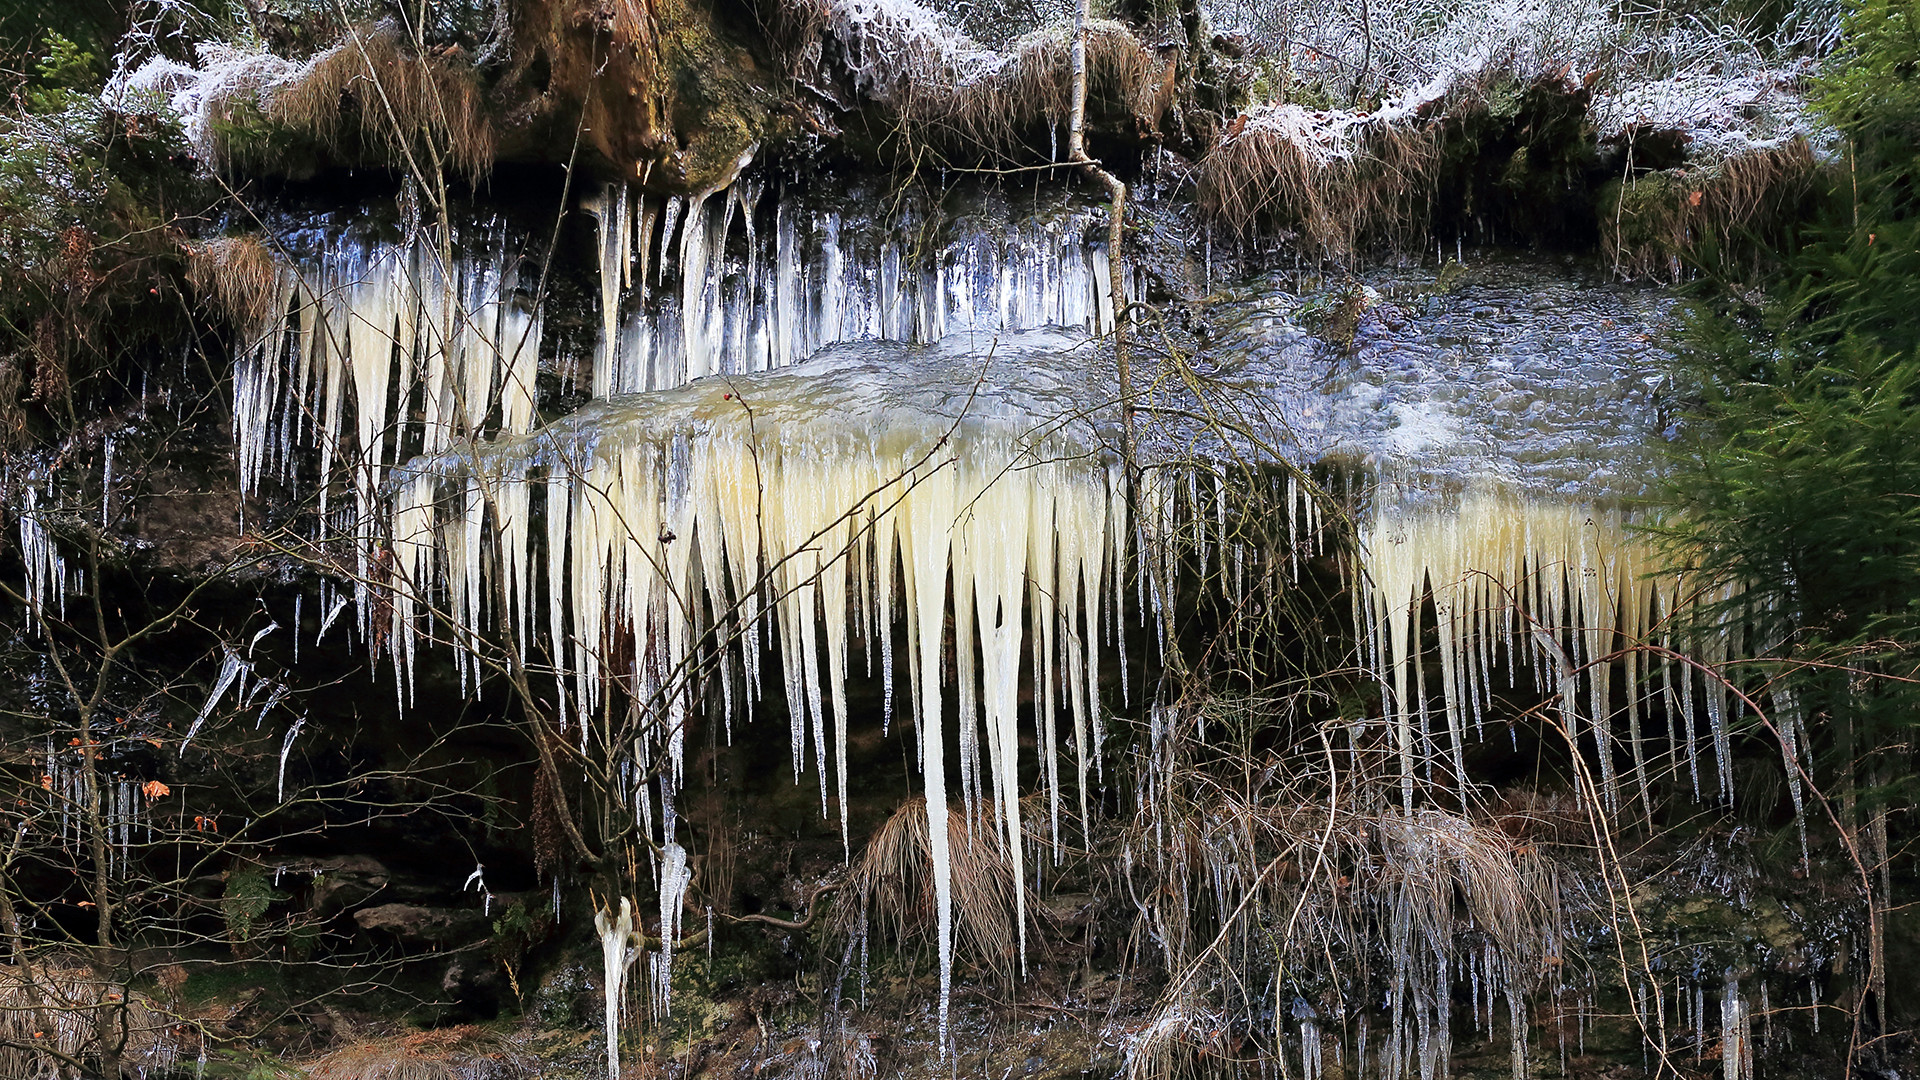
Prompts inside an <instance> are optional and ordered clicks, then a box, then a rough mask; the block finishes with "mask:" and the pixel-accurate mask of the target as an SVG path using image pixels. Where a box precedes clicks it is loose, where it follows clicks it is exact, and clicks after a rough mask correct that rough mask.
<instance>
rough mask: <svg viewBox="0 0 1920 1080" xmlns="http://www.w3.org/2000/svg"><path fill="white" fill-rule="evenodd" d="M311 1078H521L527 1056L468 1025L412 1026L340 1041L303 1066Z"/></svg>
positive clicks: (528, 1066) (531, 1065) (531, 1072)
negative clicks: (344, 1042)
mask: <svg viewBox="0 0 1920 1080" xmlns="http://www.w3.org/2000/svg"><path fill="white" fill-rule="evenodd" d="M306 1071H307V1075H308V1076H309V1077H311V1078H312V1080H523V1078H531V1077H534V1076H538V1075H539V1070H538V1068H537V1067H536V1064H535V1062H534V1060H533V1058H532V1057H530V1056H529V1055H527V1054H524V1053H521V1052H519V1051H518V1050H516V1049H515V1048H513V1047H512V1046H510V1045H509V1044H508V1043H507V1042H506V1041H505V1040H504V1039H502V1038H500V1037H499V1036H498V1035H495V1034H493V1033H492V1032H488V1031H484V1030H482V1029H480V1028H477V1027H473V1026H471V1025H462V1026H459V1027H450V1028H439V1029H436V1030H433V1031H412V1032H408V1033H406V1034H404V1035H392V1036H388V1037H386V1038H379V1039H367V1040H364V1041H361V1042H356V1043H353V1044H351V1045H349V1046H343V1047H341V1048H340V1049H338V1050H335V1051H333V1052H331V1053H329V1054H327V1055H326V1056H324V1057H322V1058H320V1059H319V1060H318V1061H315V1062H314V1063H313V1064H311V1065H308V1066H307V1067H306Z"/></svg>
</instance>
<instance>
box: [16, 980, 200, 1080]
mask: <svg viewBox="0 0 1920 1080" xmlns="http://www.w3.org/2000/svg"><path fill="white" fill-rule="evenodd" d="M103 1009H109V1010H113V1011H114V1013H115V1014H117V1015H113V1016H112V1017H111V1019H112V1020H113V1022H114V1024H115V1025H116V1027H115V1030H116V1033H117V1032H118V1030H120V1029H119V1025H120V1024H122V1023H124V1025H125V1029H124V1030H125V1032H126V1043H125V1046H124V1048H123V1049H122V1050H121V1061H122V1071H123V1072H124V1073H128V1074H134V1075H148V1074H154V1073H163V1072H165V1071H166V1070H167V1069H168V1068H169V1067H171V1066H172V1065H173V1063H174V1062H176V1061H178V1060H179V1059H180V1057H181V1052H182V1050H183V1048H184V1046H183V1042H184V1039H185V1038H186V1036H185V1034H184V1033H183V1030H182V1029H179V1028H177V1027H176V1025H175V1024H174V1023H173V1020H172V1018H171V1017H169V1016H167V1015H165V1014H164V1013H162V1012H161V1011H160V1010H158V1009H156V1008H155V1007H154V1005H153V1003H152V1002H150V1001H148V1000H147V999H146V998H145V997H144V996H142V995H140V994H128V993H127V992H126V988H125V987H122V986H118V985H116V984H113V983H109V982H105V981H102V980H100V979H98V978H95V977H94V974H93V972H92V971H91V970H90V969H88V968H85V967H80V966H72V967H63V966H59V965H55V964H33V965H29V966H27V967H26V968H24V969H23V968H22V967H20V966H19V965H0V1076H5V1077H9V1078H11V1077H21V1078H26V1077H40V1076H46V1077H67V1076H77V1075H79V1074H78V1073H77V1072H75V1071H73V1070H72V1069H71V1068H70V1063H71V1062H73V1061H76V1060H87V1059H91V1058H93V1057H94V1056H95V1055H96V1052H97V1050H98V1046H97V1043H96V1039H95V1036H96V1020H97V1019H98V1018H99V1017H100V1015H101V1010H103ZM34 1046H44V1047H46V1048H47V1049H49V1050H51V1051H54V1053H45V1052H41V1051H38V1050H31V1049H24V1048H25V1047H34Z"/></svg>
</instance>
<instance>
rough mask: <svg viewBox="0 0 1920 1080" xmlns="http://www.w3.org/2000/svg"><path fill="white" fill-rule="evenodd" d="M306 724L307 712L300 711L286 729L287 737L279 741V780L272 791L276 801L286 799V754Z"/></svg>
mask: <svg viewBox="0 0 1920 1080" xmlns="http://www.w3.org/2000/svg"><path fill="white" fill-rule="evenodd" d="M306 725H307V714H306V713H301V714H300V715H299V717H298V718H296V719H295V720H294V722H293V726H292V727H290V728H288V729H287V737H286V738H285V739H283V740H281V742H280V773H279V776H280V782H279V786H278V787H277V788H276V789H275V792H274V800H275V801H276V802H285V801H287V755H288V753H290V752H291V751H292V750H293V740H294V739H296V738H298V737H299V735H300V729H301V728H303V727H305V726H306Z"/></svg>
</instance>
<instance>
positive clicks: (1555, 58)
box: [1206, 0, 1843, 104]
mask: <svg viewBox="0 0 1920 1080" xmlns="http://www.w3.org/2000/svg"><path fill="white" fill-rule="evenodd" d="M1206 7H1207V10H1208V13H1209V15H1210V17H1211V18H1212V21H1213V23H1214V25H1215V26H1216V27H1217V28H1218V29H1220V30H1222V31H1224V32H1227V33H1229V34H1232V35H1235V36H1237V37H1238V38H1240V39H1241V40H1242V41H1244V43H1245V45H1246V47H1247V49H1248V52H1249V56H1250V59H1251V60H1252V62H1253V63H1254V64H1255V65H1256V67H1258V68H1259V69H1261V73H1260V78H1259V82H1258V84H1257V86H1256V98H1258V99H1274V98H1279V97H1282V96H1284V95H1287V94H1291V93H1298V92H1300V91H1301V89H1302V88H1306V89H1307V90H1308V91H1309V92H1317V93H1321V94H1324V95H1326V96H1327V97H1328V98H1329V99H1330V100H1331V101H1332V102H1334V103H1338V104H1348V103H1355V104H1360V103H1365V102H1368V101H1372V100H1378V99H1380V98H1391V97H1394V96H1397V95H1398V94H1401V93H1404V92H1405V91H1407V90H1408V89H1410V88H1412V87H1415V86H1419V85H1421V84H1423V83H1426V82H1428V81H1430V80H1432V79H1434V78H1437V77H1442V76H1444V75H1446V74H1447V73H1448V72H1456V73H1466V72H1479V73H1488V74H1491V73H1494V72H1497V71H1505V72H1509V73H1512V74H1513V75H1514V76H1516V77H1518V78H1523V79H1524V78H1527V77H1530V76H1532V75H1535V74H1538V73H1542V72H1552V71H1561V72H1565V73H1569V74H1571V75H1573V76H1574V77H1576V78H1585V77H1586V76H1588V75H1592V74H1595V73H1597V74H1598V79H1597V81H1598V83H1599V85H1600V87H1601V88H1602V89H1603V90H1606V89H1611V88H1614V87H1617V86H1625V85H1628V84H1631V83H1636V82H1642V81H1648V80H1659V79H1673V78H1677V77H1683V76H1684V77H1695V78H1697V77H1700V76H1704V75H1706V74H1709V73H1711V74H1716V75H1720V76H1723V77H1727V78H1738V77H1741V76H1745V75H1748V74H1752V73H1755V72H1759V71H1764V70H1767V69H1769V68H1774V67H1779V66H1781V65H1782V64H1784V63H1786V62H1788V61H1789V60H1791V59H1792V58H1795V57H1801V56H1808V55H1815V56H1817V55H1821V54H1823V53H1824V52H1825V51H1827V50H1828V49H1830V48H1831V47H1832V44H1833V42H1834V40H1835V38H1836V34H1837V27H1838V17H1839V14H1840V12H1841V11H1842V10H1843V6H1842V5H1841V4H1839V3H1835V2H1832V0H1813V2H1810V3H1805V4H1799V5H1794V6H1793V8H1792V13H1791V14H1790V15H1788V16H1787V17H1786V18H1784V19H1783V20H1781V21H1780V22H1779V23H1778V24H1776V25H1773V26H1761V25H1759V24H1758V22H1757V20H1756V19H1754V18H1752V17H1747V16H1742V15H1740V14H1738V13H1735V12H1734V11H1732V9H1731V7H1730V6H1722V7H1714V6H1711V5H1708V6H1705V7H1702V8H1700V9H1698V10H1695V11H1692V12H1685V11H1676V10H1675V9H1674V8H1673V7H1671V6H1669V5H1664V4H1659V5H1648V6H1646V7H1644V8H1641V7H1637V6H1634V5H1631V4H1629V5H1622V4H1619V3H1615V2H1611V0H1369V2H1367V3H1365V4H1364V5H1363V4H1362V3H1361V2H1360V0H1350V2H1349V0H1342V2H1337V3H1332V4H1303V3H1288V4H1275V3H1270V2H1267V0H1211V2H1209V3H1208V4H1207V5H1206Z"/></svg>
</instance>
